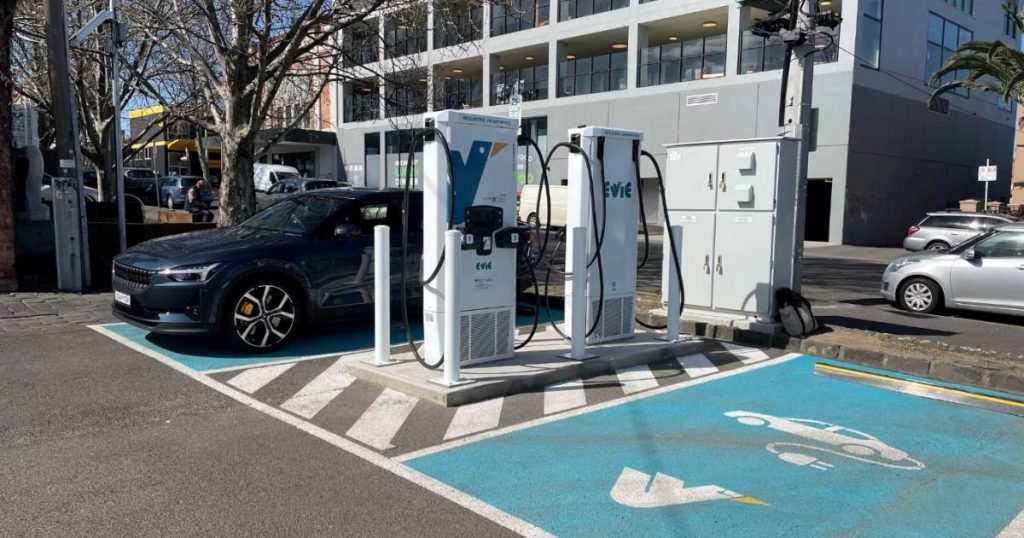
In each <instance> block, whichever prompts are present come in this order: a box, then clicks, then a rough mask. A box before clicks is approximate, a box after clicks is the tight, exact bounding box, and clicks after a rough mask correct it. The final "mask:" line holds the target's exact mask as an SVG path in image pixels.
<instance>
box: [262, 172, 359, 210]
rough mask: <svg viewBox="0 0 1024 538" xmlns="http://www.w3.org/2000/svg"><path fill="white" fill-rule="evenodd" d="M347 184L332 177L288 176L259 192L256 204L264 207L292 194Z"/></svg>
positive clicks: (345, 185)
mask: <svg viewBox="0 0 1024 538" xmlns="http://www.w3.org/2000/svg"><path fill="white" fill-rule="evenodd" d="M347 186H348V184H342V183H339V182H337V181H334V180H332V179H315V178H299V179H294V178H288V179H284V180H281V181H278V182H277V183H274V184H273V185H271V186H270V189H268V190H267V192H257V193H256V206H257V207H258V208H260V209H263V208H265V207H268V206H270V205H271V204H273V203H274V202H276V201H278V200H281V199H283V198H285V197H287V196H289V195H292V194H296V193H300V192H308V191H315V190H319V189H331V188H335V187H347Z"/></svg>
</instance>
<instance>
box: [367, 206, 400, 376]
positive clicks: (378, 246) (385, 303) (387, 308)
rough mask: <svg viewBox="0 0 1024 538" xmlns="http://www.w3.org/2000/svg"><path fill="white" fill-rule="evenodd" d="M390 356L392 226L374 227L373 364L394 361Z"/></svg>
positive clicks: (392, 362)
mask: <svg viewBox="0 0 1024 538" xmlns="http://www.w3.org/2000/svg"><path fill="white" fill-rule="evenodd" d="M396 362H398V361H395V360H393V359H392V358H391V229H390V228H389V227H388V226H385V225H379V226H374V227H373V362H372V363H371V364H373V365H374V366H385V365H388V364H394V363H396Z"/></svg>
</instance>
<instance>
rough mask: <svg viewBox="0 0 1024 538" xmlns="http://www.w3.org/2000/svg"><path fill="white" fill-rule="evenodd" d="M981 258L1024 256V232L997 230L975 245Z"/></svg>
mask: <svg viewBox="0 0 1024 538" xmlns="http://www.w3.org/2000/svg"><path fill="white" fill-rule="evenodd" d="M974 254H975V255H976V256H978V257H981V258H1024V233H1021V232H997V233H995V234H993V235H992V236H990V237H988V238H987V239H985V240H984V241H981V242H980V243H978V244H977V245H975V246H974Z"/></svg>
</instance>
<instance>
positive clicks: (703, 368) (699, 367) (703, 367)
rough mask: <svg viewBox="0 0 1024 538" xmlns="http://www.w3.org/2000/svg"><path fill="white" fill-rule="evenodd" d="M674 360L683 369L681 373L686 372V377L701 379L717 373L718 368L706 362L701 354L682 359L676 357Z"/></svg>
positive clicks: (706, 359)
mask: <svg viewBox="0 0 1024 538" xmlns="http://www.w3.org/2000/svg"><path fill="white" fill-rule="evenodd" d="M676 360H677V361H678V362H679V365H680V366H682V367H683V371H684V372H686V375H688V376H690V377H701V376H705V375H711V374H714V373H718V367H717V366H715V365H714V363H712V362H711V361H710V360H708V358H707V357H706V356H705V355H704V354H703V353H693V354H692V355H684V356H682V357H677V358H676Z"/></svg>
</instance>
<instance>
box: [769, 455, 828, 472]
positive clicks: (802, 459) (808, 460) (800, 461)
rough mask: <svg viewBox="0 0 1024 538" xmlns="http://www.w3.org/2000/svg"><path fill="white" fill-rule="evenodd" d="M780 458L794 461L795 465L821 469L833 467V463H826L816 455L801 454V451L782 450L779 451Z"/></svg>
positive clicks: (785, 460) (825, 469) (787, 461)
mask: <svg viewBox="0 0 1024 538" xmlns="http://www.w3.org/2000/svg"><path fill="white" fill-rule="evenodd" d="M779 459H780V460H782V461H784V462H786V463H792V464H793V465H799V466H801V467H803V466H808V467H810V468H812V469H817V470H819V471H827V470H829V469H831V468H832V464H831V463H826V462H824V461H822V460H819V459H818V458H815V457H814V456H808V455H807V454H800V453H799V452H781V453H779Z"/></svg>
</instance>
